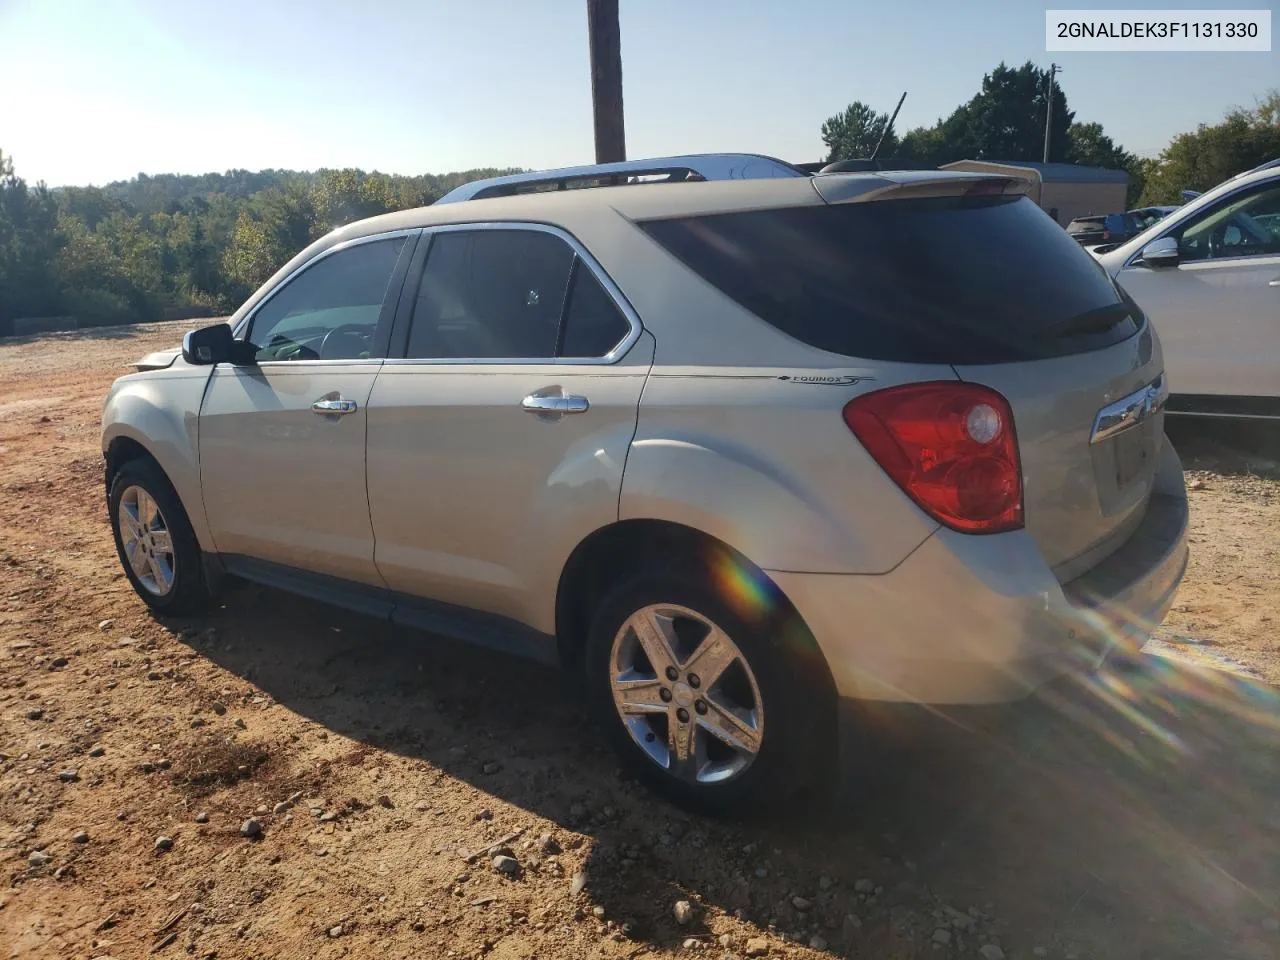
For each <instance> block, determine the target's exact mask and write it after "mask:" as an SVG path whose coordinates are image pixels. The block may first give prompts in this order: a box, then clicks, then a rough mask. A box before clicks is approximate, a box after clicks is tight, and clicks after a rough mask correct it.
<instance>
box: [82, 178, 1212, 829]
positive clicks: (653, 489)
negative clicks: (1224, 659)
mask: <svg viewBox="0 0 1280 960" xmlns="http://www.w3.org/2000/svg"><path fill="white" fill-rule="evenodd" d="M694 179H696V178H694ZM1019 190H1020V182H1019V181H1016V180H1007V179H1002V178H990V177H981V176H976V175H970V174H958V173H952V172H945V173H934V172H930V173H872V174H831V175H822V176H804V175H801V174H800V173H799V172H798V171H797V172H796V173H795V174H794V175H777V176H773V177H771V178H769V179H756V180H739V181H735V182H723V181H713V180H708V182H676V183H673V182H665V183H657V184H644V183H639V184H633V185H629V186H618V187H602V188H598V189H564V190H555V191H551V192H547V191H540V192H533V193H522V194H519V195H514V196H503V197H498V198H494V199H475V200H462V201H459V202H449V203H442V204H437V205H435V206H431V207H427V208H423V209H419V210H411V211H406V212H404V213H397V214H391V215H388V216H383V217H378V218H375V219H372V220H367V221H363V222H360V223H356V224H352V225H350V226H347V227H344V228H342V229H340V230H337V231H335V232H334V233H332V234H330V235H329V236H326V237H324V238H323V239H321V240H319V241H317V242H316V243H314V244H312V245H311V246H310V247H308V248H307V249H306V250H304V251H303V252H302V253H300V254H299V255H298V256H297V257H295V258H294V259H293V260H292V261H290V262H289V263H288V264H286V265H285V266H284V267H283V268H282V269H281V270H280V271H279V272H278V273H277V274H276V275H275V276H274V277H272V278H271V280H270V281H268V282H267V283H266V284H265V285H264V286H263V287H262V289H261V290H259V291H258V292H257V293H255V294H254V295H253V296H252V297H251V298H250V299H249V300H248V302H247V303H245V304H244V306H243V307H241V309H240V310H239V311H238V312H237V313H236V314H235V316H234V317H233V318H232V319H231V322H230V325H218V326H214V327H209V328H205V329H203V330H199V331H194V332H192V333H190V334H188V335H187V338H186V340H185V341H184V347H183V349H182V351H181V352H180V353H179V352H178V351H174V352H172V353H169V354H164V355H160V356H155V357H151V358H147V359H146V360H144V361H142V362H141V363H140V364H139V372H138V373H135V374H131V375H129V376H126V377H122V378H121V379H120V380H118V381H117V382H116V383H115V385H114V386H113V388H112V390H111V393H110V396H109V397H108V398H107V402H106V407H105V411H104V415H103V420H104V424H103V450H104V453H105V455H106V479H107V486H108V490H109V501H110V514H111V519H112V522H113V524H114V529H115V536H116V542H117V546H118V548H119V553H120V558H121V561H122V563H123V564H124V569H125V571H126V573H127V574H128V576H129V579H130V580H131V582H132V583H133V585H134V587H135V588H136V590H137V592H138V594H139V595H140V596H141V597H142V598H143V600H145V601H146V602H147V603H148V604H149V605H150V606H151V607H152V608H154V609H155V610H156V611H158V612H162V613H170V614H180V613H184V612H188V611H191V610H193V609H195V608H197V607H198V606H200V605H201V604H202V603H204V602H205V601H206V599H207V598H208V597H209V595H210V592H211V590H212V588H213V587H214V585H215V584H216V582H217V580H218V578H219V577H220V576H221V575H222V574H224V573H229V574H233V575H236V576H239V577H243V578H247V579H250V580H254V581H258V582H261V583H265V584H270V585H274V586H277V587H281V588H284V589H287V590H293V591H296V592H299V593H303V594H307V595H309V596H313V597H315V598H317V599H321V600H325V601H328V602H330V603H336V604H340V605H343V606H346V607H350V608H353V609H356V610H360V611H364V612H366V613H368V614H371V615H373V616H377V617H382V618H389V619H391V620H393V621H396V622H399V623H404V624H410V625H414V626H418V627H422V628H425V629H426V630H428V631H430V632H431V633H434V634H451V635H456V636H460V637H464V638H466V639H469V640H473V641H476V642H479V643H482V644H487V645H490V646H492V647H495V648H498V649H501V650H506V651H512V652H518V653H521V654H525V655H529V656H532V657H537V658H540V659H543V660H550V661H556V662H559V663H563V664H565V665H566V666H568V667H569V668H570V669H572V670H575V671H579V675H580V676H581V677H582V678H583V683H584V685H585V691H586V693H587V695H588V697H589V698H590V701H591V703H592V704H593V706H594V709H595V711H596V713H597V715H598V717H599V719H600V721H601V722H602V724H603V725H604V727H605V728H606V729H607V730H608V731H609V734H610V736H611V737H612V738H613V740H614V741H615V743H616V744H617V746H618V748H619V750H620V751H621V754H622V756H623V757H624V758H625V759H626V760H627V761H628V762H630V763H631V764H632V765H633V767H634V768H635V770H636V771H638V772H639V774H640V775H642V776H643V777H645V778H646V779H647V780H648V781H649V782H650V783H652V784H653V785H655V786H656V787H657V788H658V789H660V790H661V791H663V792H664V793H666V794H667V795H668V796H670V797H672V798H673V799H675V800H677V801H680V802H683V803H688V804H693V805H699V806H702V807H722V806H726V805H729V804H733V803H735V802H738V801H740V800H743V799H746V798H748V797H753V796H757V795H759V794H761V793H763V792H771V791H775V790H778V789H788V788H791V787H793V786H796V785H798V784H800V783H802V782H804V781H805V779H807V778H808V776H809V775H810V774H811V773H812V772H813V771H814V770H815V769H816V768H817V767H818V762H819V760H820V759H821V755H822V752H823V751H824V750H825V749H826V747H827V746H828V745H829V744H830V742H831V736H832V732H833V729H834V717H835V713H836V710H835V708H836V706H837V703H838V701H839V700H840V698H860V699H872V700H892V701H910V702H920V703H929V704H956V703H992V702H997V701H1005V700H1011V699H1015V698H1019V697H1022V696H1024V695H1025V694H1026V693H1028V692H1029V691H1031V690H1033V689H1034V688H1035V687H1037V686H1038V685H1040V684H1042V683H1044V682H1046V681H1048V680H1050V679H1051V678H1053V677H1055V676H1058V675H1060V674H1061V673H1062V672H1063V671H1066V670H1071V669H1079V668H1088V667H1090V666H1092V665H1094V664H1096V663H1097V661H1098V659H1099V658H1100V657H1102V656H1105V655H1106V654H1107V651H1108V650H1110V649H1112V648H1114V647H1115V646H1116V645H1117V644H1119V645H1121V646H1126V645H1131V644H1136V643H1140V642H1141V641H1142V639H1143V638H1144V637H1145V635H1146V633H1147V631H1149V630H1150V628H1151V626H1152V624H1154V623H1157V622H1158V621H1159V620H1160V619H1161V617H1162V616H1163V615H1164V613H1165V611H1166V610H1167V608H1168V606H1169V604H1170V602H1171V600H1172V597H1173V595H1174V592H1175V590H1176V588H1177V586H1178V583H1179V581H1180V579H1181V577H1182V574H1183V569H1184V566H1185V563H1186V556H1187V553H1186V546H1185V536H1186V524H1187V509H1186V500H1185V493H1184V489H1183V481H1182V471H1181V467H1180V465H1179V462H1178V458H1177V455H1176V454H1175V453H1174V451H1173V448H1172V447H1171V446H1170V445H1169V443H1168V442H1167V441H1166V440H1165V437H1164V432H1163V413H1162V407H1163V403H1164V399H1165V388H1164V380H1163V376H1162V374H1163V361H1162V358H1161V353H1160V345H1159V341H1158V339H1157V338H1156V336H1155V333H1154V331H1153V330H1152V329H1151V327H1150V326H1149V325H1148V324H1147V322H1146V320H1145V318H1144V317H1143V315H1142V313H1141V312H1140V311H1139V310H1138V309H1137V307H1136V306H1135V305H1134V304H1133V303H1132V301H1131V300H1129V299H1128V298H1127V297H1126V295H1125V294H1123V292H1121V291H1120V290H1119V289H1118V288H1117V287H1116V286H1115V284H1114V283H1113V282H1112V281H1111V280H1110V279H1109V278H1108V277H1107V276H1106V275H1105V274H1104V273H1103V272H1102V271H1101V270H1099V269H1098V267H1097V265H1096V264H1095V263H1094V262H1093V261H1092V260H1091V258H1090V257H1089V256H1088V254H1086V253H1085V252H1083V251H1082V250H1080V249H1079V247H1078V245H1077V244H1076V243H1074V242H1073V241H1072V240H1071V239H1070V238H1069V237H1067V235H1066V234H1065V233H1063V231H1062V230H1061V229H1060V228H1058V227H1057V226H1055V225H1054V224H1053V223H1052V221H1050V220H1049V219H1048V218H1047V217H1045V216H1044V214H1043V213H1042V212H1041V211H1040V210H1039V209H1037V208H1036V207H1035V205H1034V204H1033V203H1032V202H1031V201H1030V200H1029V199H1026V198H1025V197H1022V196H1021V195H1020V193H1019ZM423 642H424V643H428V644H429V643H430V642H431V640H430V638H429V637H428V636H424V637H423Z"/></svg>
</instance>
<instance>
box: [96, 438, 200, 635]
mask: <svg viewBox="0 0 1280 960" xmlns="http://www.w3.org/2000/svg"><path fill="white" fill-rule="evenodd" d="M107 504H108V508H109V510H110V514H111V532H112V535H113V536H114V537H115V542H116V554H117V555H118V556H119V558H120V565H121V566H122V567H123V568H124V572H125V576H127V577H128V578H129V583H131V584H132V585H133V589H134V591H135V592H136V593H137V594H138V596H139V597H141V598H142V600H143V602H144V603H146V605H147V606H149V607H150V608H151V609H152V610H154V611H155V612H156V613H159V614H165V615H171V616H180V615H183V614H189V613H196V612H198V611H200V610H201V609H203V608H204V606H205V605H206V604H207V603H208V602H209V589H208V586H207V584H206V583H205V577H204V557H203V554H202V552H201V550H200V544H199V542H198V541H197V540H196V535H195V531H194V530H192V528H191V521H190V520H189V519H188V517H187V512H186V510H184V509H183V507H182V501H180V500H179V499H178V494H177V492H176V491H175V490H174V489H173V485H172V484H171V483H170V482H169V478H168V477H166V476H165V475H164V471H163V470H161V469H160V467H159V465H158V464H156V463H155V462H154V461H152V460H146V459H139V460H130V461H129V462H128V463H126V464H125V465H124V466H122V467H121V468H120V470H119V472H118V473H116V475H115V477H114V478H112V481H111V491H110V493H109V494H108V497H107Z"/></svg>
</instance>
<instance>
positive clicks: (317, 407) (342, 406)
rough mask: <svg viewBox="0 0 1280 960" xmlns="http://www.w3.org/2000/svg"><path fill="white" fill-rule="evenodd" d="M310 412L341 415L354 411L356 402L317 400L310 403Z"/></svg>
mask: <svg viewBox="0 0 1280 960" xmlns="http://www.w3.org/2000/svg"><path fill="white" fill-rule="evenodd" d="M311 412H312V413H323V414H326V415H328V416H339V417H342V416H345V415H346V414H348V413H355V412H356V402H355V401H354V400H317V401H316V402H315V403H313V404H312V405H311Z"/></svg>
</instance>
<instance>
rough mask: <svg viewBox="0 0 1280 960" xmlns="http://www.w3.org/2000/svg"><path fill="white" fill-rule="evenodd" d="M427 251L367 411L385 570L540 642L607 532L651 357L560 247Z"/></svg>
mask: <svg viewBox="0 0 1280 960" xmlns="http://www.w3.org/2000/svg"><path fill="white" fill-rule="evenodd" d="M429 236H430V242H429V246H428V247H427V249H426V251H425V265H424V266H423V267H421V268H417V269H411V273H410V280H409V283H416V284H417V293H416V297H414V298H413V301H414V306H413V310H412V313H411V323H410V325H409V329H408V332H407V335H406V336H405V337H404V347H403V350H402V351H401V353H402V357H401V358H400V359H396V358H395V356H394V355H393V358H392V359H389V360H388V361H387V363H386V364H385V365H384V366H383V369H382V371H381V372H380V373H379V375H378V380H377V383H376V384H375V386H374V390H373V396H372V397H371V398H370V400H369V454H368V457H369V474H368V475H369V500H370V509H371V512H372V516H373V528H374V533H375V534H376V542H377V553H376V559H377V564H378V569H379V571H380V572H381V574H382V576H383V578H384V579H385V580H386V582H387V584H388V586H390V587H391V588H392V589H394V590H396V591H399V592H402V593H405V594H410V595H413V596H415V597H421V598H426V599H429V600H434V601H443V602H446V603H449V604H454V605H458V606H463V607H468V608H471V609H473V610H481V611H485V612H488V613H494V614H500V615H503V616H506V617H508V618H511V619H515V620H518V621H521V622H523V623H525V624H527V625H529V626H533V627H535V628H536V629H538V630H541V631H543V632H547V633H549V632H551V631H552V630H553V629H554V623H553V622H552V621H553V618H552V616H551V611H552V610H553V608H554V594H555V586H556V583H557V580H558V577H559V575H560V571H561V570H562V569H563V566H564V563H565V561H566V559H567V558H568V556H569V554H570V553H571V552H572V550H573V548H574V547H575V546H576V545H577V544H578V543H579V542H580V541H581V540H582V539H583V538H585V537H586V536H587V535H588V534H590V533H591V532H592V531H593V530H596V529H598V528H600V527H603V526H605V525H607V524H609V523H612V522H614V521H616V520H617V516H618V495H619V489H620V485H621V482H622V468H623V464H624V462H625V460H626V454H627V450H628V448H629V446H630V443H631V440H632V437H633V436H634V435H635V429H636V411H637V407H638V404H639V399H640V391H641V389H642V387H643V386H644V381H645V377H646V375H647V374H648V371H649V366H650V364H651V362H652V359H653V341H652V338H650V337H648V336H647V335H643V334H642V332H641V330H640V327H639V324H638V322H637V321H636V320H635V318H634V317H633V316H632V315H631V314H630V312H629V307H626V306H625V303H624V301H622V299H621V295H620V294H619V293H618V292H617V291H616V289H615V288H613V286H612V284H611V283H610V281H609V280H608V278H607V277H606V276H605V275H604V273H603V271H601V270H600V269H599V268H598V266H597V265H596V264H594V262H592V261H590V259H589V258H586V255H585V251H581V250H579V249H576V244H575V243H574V242H573V241H572V240H571V238H569V237H568V236H567V235H565V234H562V233H560V232H559V231H556V230H553V229H551V228H537V227H531V226H528V225H516V224H506V225H502V224H492V225H486V226H485V227H483V228H477V227H468V228H464V229H452V228H449V229H441V230H438V231H435V232H434V233H431V234H429ZM427 242H428V241H427V237H426V236H424V238H423V244H427ZM417 259H418V261H419V262H421V261H422V260H423V254H422V252H420V253H419V257H418V258H417ZM409 294H410V290H409V288H406V296H405V298H404V299H405V301H406V303H407V302H408V301H409V300H410V299H411V298H410V296H409ZM406 319H408V317H406ZM397 339H399V337H397Z"/></svg>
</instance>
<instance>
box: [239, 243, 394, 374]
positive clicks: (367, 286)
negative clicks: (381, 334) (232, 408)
mask: <svg viewBox="0 0 1280 960" xmlns="http://www.w3.org/2000/svg"><path fill="white" fill-rule="evenodd" d="M404 242H405V238H404V237H402V236H401V237H388V238H387V239H385V240H372V241H369V242H367V243H358V244H355V245H354V246H351V247H347V248H346V249H344V250H339V251H338V252H336V253H331V254H329V255H328V256H327V257H322V258H321V259H319V260H318V261H316V262H315V263H314V264H313V265H311V266H310V267H307V268H306V269H305V270H304V271H303V272H302V273H300V274H298V275H297V276H296V277H294V278H293V279H292V280H290V281H288V283H287V284H286V285H285V286H284V287H283V288H282V289H280V291H279V292H277V293H276V294H275V295H274V296H272V297H271V298H270V299H269V300H267V301H266V303H264V304H263V305H262V306H261V307H260V308H259V309H258V311H257V312H256V313H255V314H254V316H253V321H252V323H251V325H250V327H249V332H248V338H249V340H251V341H252V342H253V343H255V344H256V345H257V347H258V353H257V359H258V362H259V363H263V362H269V361H273V360H355V359H366V358H370V357H374V356H376V355H377V348H376V334H377V330H378V318H379V316H380V315H381V313H382V304H383V301H384V300H385V299H386V296H387V286H388V284H389V283H390V281H391V276H392V273H393V272H394V271H395V266H396V261H397V260H398V259H399V257H400V251H401V248H403V246H404Z"/></svg>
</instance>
